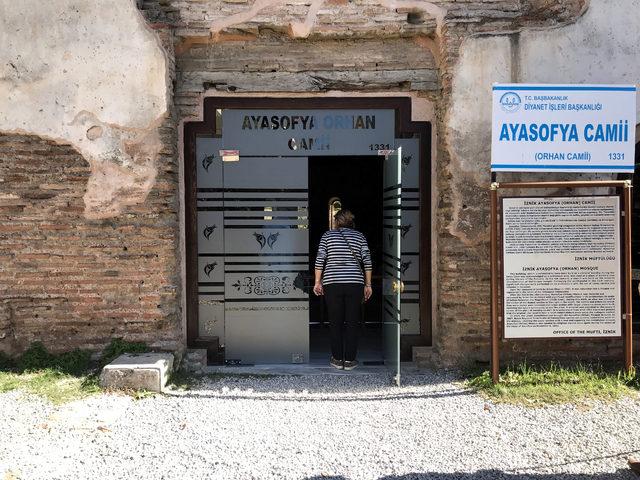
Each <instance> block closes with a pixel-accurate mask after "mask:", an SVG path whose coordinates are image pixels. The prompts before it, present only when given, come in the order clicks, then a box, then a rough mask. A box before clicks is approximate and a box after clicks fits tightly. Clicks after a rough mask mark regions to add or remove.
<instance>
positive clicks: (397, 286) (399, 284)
mask: <svg viewBox="0 0 640 480" xmlns="http://www.w3.org/2000/svg"><path fill="white" fill-rule="evenodd" d="M391 289H392V290H393V293H398V290H400V293H404V282H403V281H402V280H394V281H393V283H392V284H391Z"/></svg>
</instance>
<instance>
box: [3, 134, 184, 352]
mask: <svg viewBox="0 0 640 480" xmlns="http://www.w3.org/2000/svg"><path fill="white" fill-rule="evenodd" d="M164 133H165V135H167V138H172V137H173V135H172V130H171V129H169V130H168V131H165V132H164ZM169 141H170V140H167V142H169ZM172 143H173V142H172ZM162 153H163V154H162V155H161V157H160V160H159V164H158V179H157V183H156V184H155V186H154V187H153V189H152V191H151V193H150V194H149V196H148V198H147V200H146V202H145V203H144V204H143V205H139V206H135V207H130V208H129V209H128V210H127V211H126V212H125V213H124V214H122V215H120V216H118V217H117V218H113V219H109V220H101V221H90V220H87V219H86V218H84V216H83V213H84V202H83V195H84V191H85V187H86V185H87V181H88V178H89V174H90V171H89V165H88V163H87V162H86V161H85V160H84V159H83V158H82V156H81V155H79V154H78V153H77V152H76V151H75V150H74V149H73V148H71V147H70V146H66V145H56V144H54V143H53V142H49V141H45V140H42V139H38V138H36V137H29V136H13V135H0V350H1V351H4V352H10V353H11V352H12V353H18V352H20V351H21V350H23V349H25V348H26V347H28V345H29V344H30V343H31V342H33V341H35V340H40V341H43V342H44V343H45V345H46V346H47V347H48V348H50V349H51V350H52V351H65V350H70V349H73V348H75V347H82V348H90V349H93V350H99V349H101V348H102V347H103V346H104V345H105V344H107V343H108V342H109V341H110V339H111V338H112V337H124V338H126V339H129V340H135V341H144V342H147V343H149V344H150V345H153V346H156V347H158V348H166V349H175V348H179V347H180V345H181V326H180V311H179V309H180V302H179V298H180V290H179V274H178V263H177V260H176V259H177V238H178V213H177V208H178V204H177V198H176V191H177V171H176V170H177V167H176V164H175V155H174V154H175V147H172V146H168V147H167V149H165V151H164V152H162Z"/></svg>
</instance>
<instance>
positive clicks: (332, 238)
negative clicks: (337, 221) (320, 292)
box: [316, 228, 372, 285]
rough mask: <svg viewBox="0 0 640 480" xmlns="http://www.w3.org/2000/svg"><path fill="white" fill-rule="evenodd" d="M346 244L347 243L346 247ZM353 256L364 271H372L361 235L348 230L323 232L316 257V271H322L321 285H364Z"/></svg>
mask: <svg viewBox="0 0 640 480" xmlns="http://www.w3.org/2000/svg"><path fill="white" fill-rule="evenodd" d="M345 240H346V241H345ZM347 242H349V244H348V245H347ZM349 246H351V249H349ZM351 252H353V253H351ZM354 255H355V256H356V257H357V258H358V260H360V261H361V262H362V264H364V269H365V270H367V271H370V270H371V269H372V264H371V252H369V246H368V245H367V239H366V238H364V235H363V234H362V233H360V232H358V231H356V230H352V229H350V228H340V229H339V230H329V231H327V232H325V233H324V235H322V238H321V239H320V246H319V247H318V256H317V257H316V269H317V270H322V269H324V274H323V276H322V283H323V285H329V284H330V283H361V284H364V277H363V274H362V270H361V268H360V265H359V264H358V262H357V261H356V259H355V258H354ZM325 260H326V263H325Z"/></svg>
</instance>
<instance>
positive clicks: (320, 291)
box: [313, 282, 324, 296]
mask: <svg viewBox="0 0 640 480" xmlns="http://www.w3.org/2000/svg"><path fill="white" fill-rule="evenodd" d="M313 293H315V294H316V295H317V296H321V295H324V288H322V283H321V282H316V284H315V285H314V286H313Z"/></svg>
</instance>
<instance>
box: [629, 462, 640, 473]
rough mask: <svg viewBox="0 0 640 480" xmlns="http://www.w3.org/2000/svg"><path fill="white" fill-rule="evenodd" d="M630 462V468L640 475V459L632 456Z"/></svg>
mask: <svg viewBox="0 0 640 480" xmlns="http://www.w3.org/2000/svg"><path fill="white" fill-rule="evenodd" d="M628 462H629V468H630V469H631V471H632V472H635V473H637V474H638V475H640V460H637V459H635V458H630V459H629V460H628Z"/></svg>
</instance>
